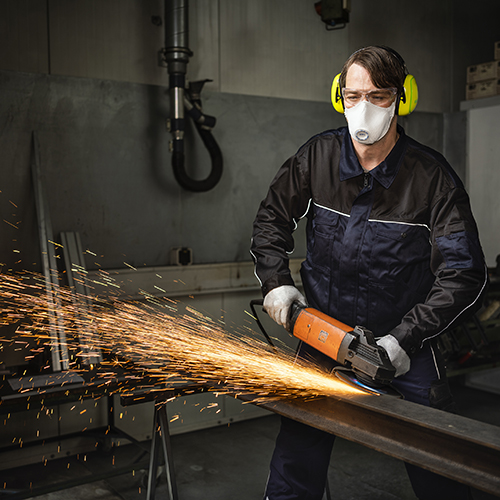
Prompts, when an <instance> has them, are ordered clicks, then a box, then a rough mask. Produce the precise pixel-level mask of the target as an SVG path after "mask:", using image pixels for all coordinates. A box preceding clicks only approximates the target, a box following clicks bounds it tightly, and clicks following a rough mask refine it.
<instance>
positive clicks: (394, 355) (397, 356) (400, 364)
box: [377, 335, 411, 377]
mask: <svg viewBox="0 0 500 500" xmlns="http://www.w3.org/2000/svg"><path fill="white" fill-rule="evenodd" d="M377 344H378V345H379V346H381V347H383V348H384V349H385V350H386V352H387V355H388V356H389V359H390V361H391V363H392V366H394V368H396V375H395V377H399V376H401V375H404V374H405V373H406V372H407V371H408V370H409V369H410V364H411V363H410V357H409V356H408V354H406V351H405V350H404V349H403V348H402V347H401V346H400V345H399V342H398V341H397V339H396V337H393V336H392V335H386V336H385V337H382V338H381V339H378V340H377Z"/></svg>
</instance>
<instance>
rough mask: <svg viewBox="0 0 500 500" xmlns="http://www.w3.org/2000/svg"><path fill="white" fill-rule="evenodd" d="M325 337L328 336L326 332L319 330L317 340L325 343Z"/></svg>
mask: <svg viewBox="0 0 500 500" xmlns="http://www.w3.org/2000/svg"><path fill="white" fill-rule="evenodd" d="M327 338H328V332H325V330H321V331H320V332H319V335H318V340H319V341H320V342H323V343H325V342H326V339H327Z"/></svg>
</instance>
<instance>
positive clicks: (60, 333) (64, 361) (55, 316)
mask: <svg viewBox="0 0 500 500" xmlns="http://www.w3.org/2000/svg"><path fill="white" fill-rule="evenodd" d="M31 173H32V176H33V188H34V192H35V204H36V213H37V220H38V235H39V238H40V252H41V257H42V267H43V274H44V276H45V290H46V292H47V303H48V315H49V322H50V330H51V347H50V350H51V356H52V369H53V370H54V371H61V370H67V369H68V368H69V357H68V348H67V344H66V332H65V331H64V327H63V326H62V321H61V318H60V317H59V310H60V302H59V297H58V290H59V282H58V275H57V261H56V257H55V252H56V249H55V246H54V236H53V233H52V222H51V220H50V215H49V209H48V205H47V200H46V198H45V192H44V189H43V182H42V172H41V162H40V150H39V145H38V136H37V133H36V132H35V131H34V132H33V137H32V149H31Z"/></svg>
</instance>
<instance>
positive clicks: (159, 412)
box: [147, 404, 179, 500]
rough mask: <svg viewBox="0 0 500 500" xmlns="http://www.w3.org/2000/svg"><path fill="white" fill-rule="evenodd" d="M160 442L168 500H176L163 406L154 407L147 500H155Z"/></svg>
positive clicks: (166, 418) (175, 485)
mask: <svg viewBox="0 0 500 500" xmlns="http://www.w3.org/2000/svg"><path fill="white" fill-rule="evenodd" d="M160 441H161V445H162V448H163V454H164V459H165V473H166V475H167V486H168V494H169V497H170V500H178V499H179V496H178V495H177V483H176V480H175V468H174V460H173V453H172V446H171V444H170V433H169V428H168V417H167V407H166V405H165V404H161V405H156V406H155V417H154V423H153V436H152V438H151V454H150V457H149V473H148V492H147V500H154V498H155V492H156V471H157V470H158V445H159V444H160Z"/></svg>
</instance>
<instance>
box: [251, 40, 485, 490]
mask: <svg viewBox="0 0 500 500" xmlns="http://www.w3.org/2000/svg"><path fill="white" fill-rule="evenodd" d="M408 76H409V75H408V72H407V69H406V66H405V64H404V61H403V60H402V58H401V56H400V55H399V54H397V52H395V51H394V50H392V49H390V48H388V47H366V48H364V49H361V50H359V51H357V52H355V53H354V54H353V55H352V56H351V57H350V58H349V59H348V60H347V61H346V63H345V64H344V67H343V69H342V73H341V74H340V79H339V88H338V91H336V95H337V96H338V97H337V98H336V100H340V101H341V102H334V105H337V104H339V105H340V106H343V108H344V109H345V116H346V120H347V124H348V127H347V128H346V127H343V128H340V129H338V130H331V131H327V132H324V133H322V134H319V135H317V136H315V137H313V138H312V139H310V140H309V141H308V142H307V143H306V144H305V145H304V146H302V147H301V148H300V149H299V151H298V152H297V154H295V155H294V156H292V157H291V158H290V159H289V160H288V161H286V162H285V164H284V165H283V166H282V167H281V169H280V170H279V171H278V173H277V175H276V177H275V178H274V180H273V182H272V184H271V186H270V189H269V192H268V194H267V197H266V198H265V199H264V201H263V202H262V204H261V206H260V208H259V210H258V213H257V217H256V220H255V223H254V232H253V238H252V249H251V252H252V255H253V257H254V260H255V264H256V275H257V277H258V278H259V280H260V282H261V285H262V291H263V294H264V309H265V310H266V311H267V312H268V314H269V315H270V316H271V317H272V318H273V319H274V320H275V321H276V322H277V323H279V324H281V325H283V326H285V325H286V321H287V317H288V313H289V309H290V305H291V304H292V302H293V301H299V302H302V303H303V304H306V303H308V304H310V305H311V307H314V308H316V309H319V310H320V311H322V312H324V313H326V314H328V315H330V316H332V317H334V318H336V319H338V320H339V321H341V322H343V323H346V324H350V325H363V326H365V327H366V328H368V329H370V330H372V331H373V333H374V334H375V336H376V337H377V338H379V340H378V343H379V345H381V346H383V347H384V348H385V349H386V351H387V353H388V355H389V358H390V360H391V362H392V364H393V365H394V367H395V368H396V378H395V380H394V382H393V385H394V386H395V387H396V388H397V389H398V390H399V391H400V392H401V393H402V394H403V395H404V397H405V398H406V399H407V400H409V401H413V402H416V403H420V404H424V405H428V406H433V407H436V408H441V409H450V408H451V407H452V404H453V400H452V397H451V394H450V392H449V388H448V384H447V381H446V375H445V371H444V366H443V361H442V359H441V356H440V354H439V351H438V350H437V348H436V343H435V342H436V337H437V336H439V335H440V334H441V333H442V332H444V331H445V330H447V329H449V328H451V327H453V326H454V325H457V324H458V323H460V322H462V321H463V320H464V318H466V317H467V315H469V314H472V313H473V312H475V311H476V310H477V309H478V308H479V305H480V302H481V297H482V294H483V293H484V290H485V287H486V283H487V272H486V266H485V263H484V258H483V254H482V250H481V246H480V243H479V240H478V234H477V228H476V224H475V222H474V219H473V217H472V213H471V209H470V205H469V199H468V196H467V194H466V192H465V190H464V187H463V185H462V183H461V181H460V180H459V178H458V177H457V175H456V174H455V172H454V171H453V170H452V168H451V167H450V166H449V164H448V163H447V162H446V160H445V159H444V158H443V157H442V156H441V155H440V154H439V153H437V152H436V151H434V150H432V149H430V148H428V147H425V146H423V145H421V144H419V143H417V142H416V141H414V140H413V139H411V138H409V137H408V136H406V134H405V132H404V130H403V129H402V128H401V127H400V126H399V125H398V124H397V115H398V112H401V106H403V105H404V104H405V103H407V102H408V99H409V97H410V96H409V95H407V93H408V89H405V84H406V82H407V78H408ZM410 76H411V75H410ZM334 99H335V97H334ZM411 110H412V109H410V110H409V111H411ZM304 216H306V217H307V257H306V260H305V261H304V263H303V264H302V268H301V278H302V284H303V287H304V291H305V297H304V296H303V295H302V294H301V293H300V292H299V290H297V288H295V285H294V282H293V280H292V278H291V275H290V271H289V268H288V255H289V253H290V252H291V251H292V250H293V236H292V233H293V231H294V229H295V227H296V222H297V221H298V220H299V219H301V218H302V217H304ZM306 299H307V300H306ZM306 354H308V355H312V356H314V357H315V358H316V359H318V360H321V361H323V362H324V361H325V360H324V356H322V355H320V354H319V353H318V352H317V351H314V349H312V348H311V347H309V346H307V345H305V344H302V345H301V346H300V355H302V356H305V355H306ZM325 367H326V365H325ZM328 368H329V367H328ZM333 442H334V436H331V435H329V434H325V433H323V432H321V431H318V430H316V429H313V428H311V427H308V426H305V425H303V424H299V423H297V422H294V421H292V420H288V419H282V425H281V430H280V434H279V436H278V438H277V442H276V449H275V452H274V455H273V458H272V462H271V471H270V477H269V481H268V484H267V489H266V499H269V500H291V499H301V500H305V499H307V500H316V499H317V500H320V499H321V498H322V496H323V492H324V488H325V481H326V475H327V470H328V463H329V459H330V454H331V450H332V446H333ZM407 470H408V474H409V477H410V480H411V483H412V486H413V489H414V491H415V493H416V495H417V497H418V498H419V499H421V500H424V499H425V500H430V499H439V500H445V499H448V498H449V499H453V500H461V499H467V498H471V497H470V496H469V495H470V493H469V489H468V488H467V487H465V486H463V485H461V484H459V483H455V482H453V481H449V480H447V479H445V478H442V477H441V476H437V475H435V474H432V473H429V472H427V471H424V470H422V469H419V468H417V467H414V466H411V465H408V464H407Z"/></svg>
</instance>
